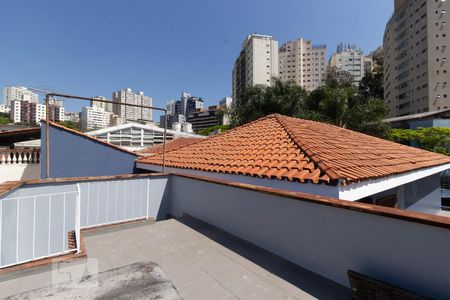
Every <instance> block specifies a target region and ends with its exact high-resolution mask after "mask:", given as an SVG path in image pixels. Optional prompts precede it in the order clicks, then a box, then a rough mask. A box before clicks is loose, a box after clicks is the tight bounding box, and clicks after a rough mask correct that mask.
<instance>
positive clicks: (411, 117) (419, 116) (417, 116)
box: [384, 109, 450, 123]
mask: <svg viewBox="0 0 450 300" xmlns="http://www.w3.org/2000/svg"><path fill="white" fill-rule="evenodd" d="M448 112H450V109H443V110H435V111H428V112H423V113H418V114H413V115H407V116H401V117H395V118H389V119H384V122H387V123H394V122H401V121H409V120H417V119H423V118H427V117H432V116H436V115H440V114H445V113H448Z"/></svg>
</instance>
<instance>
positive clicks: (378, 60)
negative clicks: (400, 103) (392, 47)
mask: <svg viewBox="0 0 450 300" xmlns="http://www.w3.org/2000/svg"><path fill="white" fill-rule="evenodd" d="M372 59H373V63H374V65H375V68H374V70H373V72H370V73H366V74H365V75H364V77H363V78H362V80H361V82H360V84H359V92H360V93H361V95H364V96H366V97H374V98H379V99H383V98H384V79H383V77H384V75H383V57H382V56H381V55H376V56H374V57H373V58H372Z"/></svg>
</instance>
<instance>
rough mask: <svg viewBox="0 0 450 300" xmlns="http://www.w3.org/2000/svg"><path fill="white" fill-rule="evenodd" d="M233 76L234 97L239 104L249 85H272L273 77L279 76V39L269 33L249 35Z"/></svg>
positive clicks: (235, 65) (234, 68)
mask: <svg viewBox="0 0 450 300" xmlns="http://www.w3.org/2000/svg"><path fill="white" fill-rule="evenodd" d="M232 77H233V78H232V81H233V87H232V90H233V99H234V101H236V103H237V104H239V102H240V101H241V99H242V97H243V96H244V93H245V90H246V89H247V88H248V87H251V86H253V85H256V84H262V85H267V86H268V85H270V84H271V79H272V77H278V41H276V40H274V39H273V38H272V36H269V35H261V34H250V35H248V36H247V37H246V39H245V40H244V42H243V43H242V50H241V52H240V54H239V56H238V58H237V59H236V61H235V63H234V67H233V74H232Z"/></svg>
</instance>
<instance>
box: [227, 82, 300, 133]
mask: <svg viewBox="0 0 450 300" xmlns="http://www.w3.org/2000/svg"><path fill="white" fill-rule="evenodd" d="M306 98H307V93H306V91H305V90H304V89H303V88H301V87H300V86H298V85H296V84H294V83H293V82H288V83H284V82H282V81H281V80H279V79H274V80H273V84H272V85H271V86H263V85H255V86H253V87H250V88H248V89H247V90H246V92H245V96H244V98H243V99H241V102H240V103H239V105H237V106H235V107H234V108H233V109H232V111H231V122H232V125H233V126H237V125H242V124H245V123H248V122H251V121H253V120H256V119H258V118H261V117H264V116H267V115H270V114H273V113H279V114H282V115H289V116H295V115H298V114H300V112H301V111H302V108H303V103H304V102H305V101H306Z"/></svg>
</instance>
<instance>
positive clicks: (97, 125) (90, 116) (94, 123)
mask: <svg viewBox="0 0 450 300" xmlns="http://www.w3.org/2000/svg"><path fill="white" fill-rule="evenodd" d="M110 115H111V113H110V112H107V111H105V110H104V109H103V108H101V107H96V106H94V107H83V108H82V110H81V130H83V131H87V130H95V129H102V128H106V127H108V126H109V118H110Z"/></svg>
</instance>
